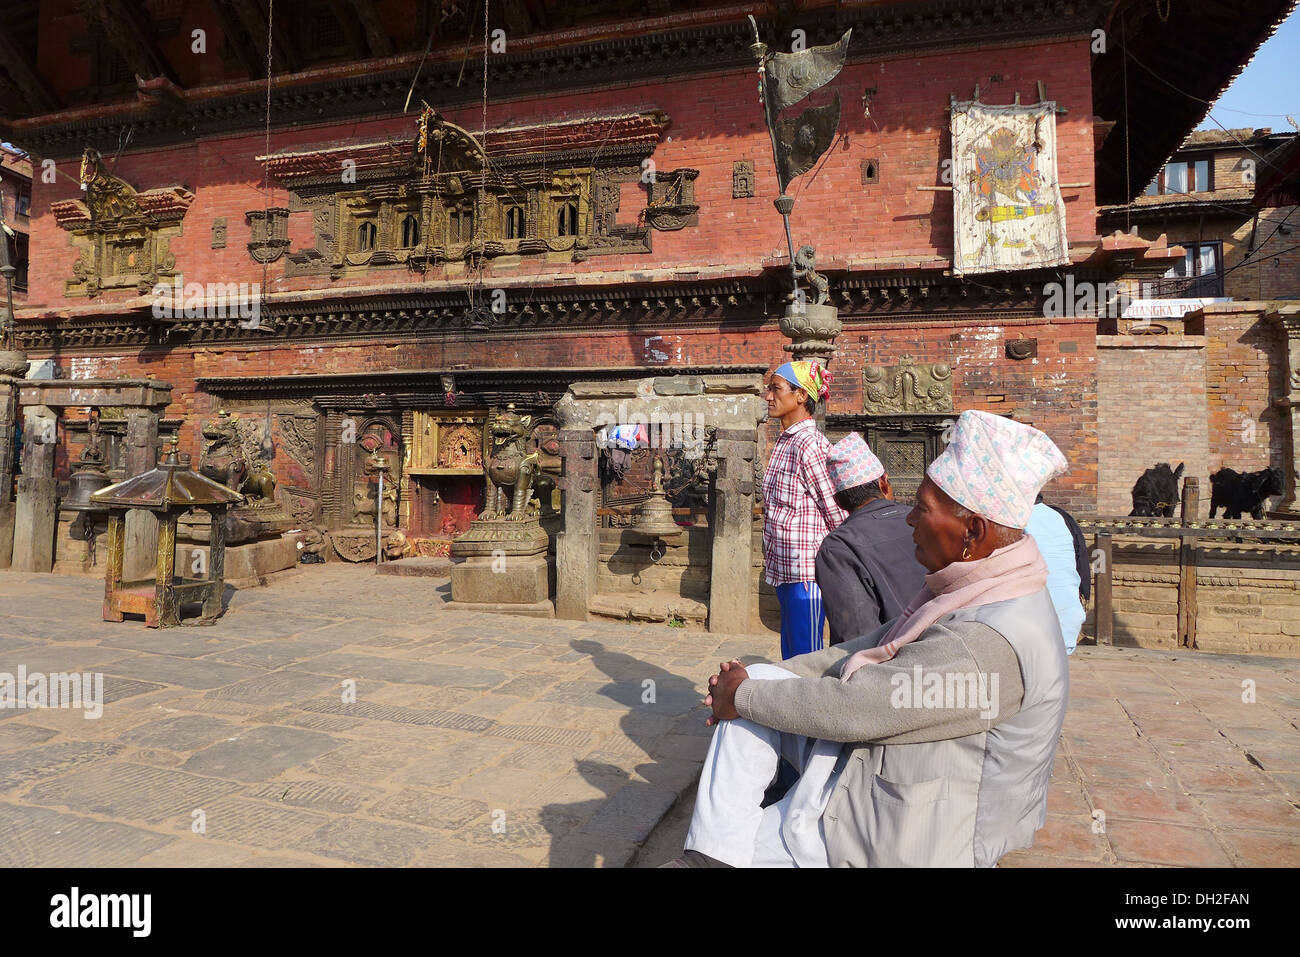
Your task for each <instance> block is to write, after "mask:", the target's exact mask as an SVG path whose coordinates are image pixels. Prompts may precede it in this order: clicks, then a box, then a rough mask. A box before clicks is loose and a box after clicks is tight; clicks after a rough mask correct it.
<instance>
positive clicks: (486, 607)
mask: <svg viewBox="0 0 1300 957" xmlns="http://www.w3.org/2000/svg"><path fill="white" fill-rule="evenodd" d="M447 607H448V608H450V609H454V610H456V611H471V612H485V613H487V614H490V615H520V616H522V617H524V618H554V617H555V605H554V604H553V603H552V602H549V601H539V602H534V603H533V604H530V605H522V604H513V603H511V604H506V603H504V602H468V601H453V602H449V603H448V605H447Z"/></svg>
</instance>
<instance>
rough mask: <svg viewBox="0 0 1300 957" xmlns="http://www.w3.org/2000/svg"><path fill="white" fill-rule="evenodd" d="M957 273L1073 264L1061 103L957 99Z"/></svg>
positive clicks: (954, 148)
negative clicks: (1059, 160) (1060, 148)
mask: <svg viewBox="0 0 1300 957" xmlns="http://www.w3.org/2000/svg"><path fill="white" fill-rule="evenodd" d="M952 166H953V169H952V183H953V187H952V197H953V215H952V223H953V257H952V269H953V272H954V273H955V274H956V275H959V276H960V275H973V274H977V273H987V272H1000V271H1004V270H1011V269H1038V268H1040V267H1044V266H1060V265H1065V264H1067V263H1069V261H1070V256H1069V246H1068V242H1067V240H1066V234H1065V207H1064V205H1062V203H1061V189H1060V182H1059V180H1058V178H1057V174H1056V104H1055V103H1052V102H1046V103H1036V104H1033V105H1032V106H1019V105H1016V106H987V105H985V104H983V103H979V102H968V103H956V102H954V103H953V104H952Z"/></svg>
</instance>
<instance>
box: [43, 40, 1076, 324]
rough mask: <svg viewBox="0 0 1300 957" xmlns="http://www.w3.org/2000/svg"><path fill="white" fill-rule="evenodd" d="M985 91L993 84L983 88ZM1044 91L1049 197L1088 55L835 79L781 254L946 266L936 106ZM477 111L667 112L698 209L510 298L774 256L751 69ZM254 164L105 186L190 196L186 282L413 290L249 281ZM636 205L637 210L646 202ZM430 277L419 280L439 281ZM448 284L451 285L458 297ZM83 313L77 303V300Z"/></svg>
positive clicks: (181, 159)
mask: <svg viewBox="0 0 1300 957" xmlns="http://www.w3.org/2000/svg"><path fill="white" fill-rule="evenodd" d="M995 74H998V75H1001V77H1002V79H1001V80H1000V81H998V82H993V83H991V82H990V76H992V75H995ZM1036 80H1042V81H1043V82H1045V83H1046V85H1047V89H1048V91H1049V93H1050V95H1051V96H1052V97H1053V98H1054V99H1055V100H1056V101H1057V102H1058V103H1059V105H1060V106H1062V107H1064V108H1065V109H1067V110H1068V113H1067V114H1066V115H1064V116H1061V117H1059V118H1058V121H1057V136H1058V140H1059V142H1060V146H1059V169H1058V172H1059V175H1060V179H1061V181H1062V182H1091V181H1092V180H1093V179H1094V178H1095V177H1094V175H1093V173H1094V170H1093V126H1092V119H1091V117H1092V91H1091V79H1090V54H1089V46H1088V40H1087V38H1082V39H1079V40H1071V41H1062V42H1057V43H1047V44H1038V45H1033V46H1029V45H1026V46H1018V47H1010V46H1008V47H991V48H987V49H982V50H978V51H970V52H964V53H943V54H938V55H929V56H908V57H893V58H889V59H884V60H879V61H874V62H869V63H856V64H851V65H849V66H847V67H846V68H845V69H844V70H843V71H842V73H841V74H840V76H839V78H837V80H836V81H835V84H834V86H835V88H836V89H838V90H840V92H841V97H842V98H843V110H842V114H841V122H840V135H839V137H838V139H837V140H836V142H835V145H834V146H833V147H832V149H831V151H830V152H829V153H828V154H827V155H826V157H825V158H824V160H823V162H822V163H821V165H820V167H819V169H818V170H816V171H814V172H811V173H809V174H807V175H805V176H803V177H801V178H800V179H798V180H797V181H796V182H795V185H794V186H793V188H792V195H794V196H795V197H796V199H797V205H796V207H795V212H794V216H793V227H794V238H795V241H796V243H803V242H809V241H812V242H815V243H816V245H817V251H818V258H819V261H820V262H822V263H827V262H829V261H831V260H840V261H842V262H859V261H869V260H874V259H900V260H901V259H908V258H911V259H916V258H929V257H936V256H937V257H947V256H948V255H950V253H951V247H952V198H951V195H950V194H947V193H942V192H920V191H918V190H917V189H916V187H917V186H918V185H937V184H940V182H941V168H942V161H943V160H944V159H945V158H947V157H948V156H949V155H950V145H949V142H948V141H949V136H948V122H949V121H948V102H949V100H948V98H949V94H950V93H957V94H958V95H959V96H968V95H969V91H970V90H971V89H972V88H973V87H974V85H975V84H976V83H977V82H978V83H980V85H981V97H982V99H983V100H985V101H986V102H990V103H1010V102H1011V101H1012V100H1013V98H1014V95H1015V92H1016V91H1019V92H1020V93H1021V94H1022V96H1028V97H1029V98H1031V99H1032V97H1033V96H1034V93H1033V90H1034V83H1035V81H1036ZM866 87H875V88H876V90H877V92H876V94H875V95H874V96H873V97H872V100H871V116H870V117H869V118H868V117H864V116H863V114H862V109H861V107H860V91H861V90H862V89H864V88H866ZM489 94H490V96H491V97H492V103H491V104H490V105H489V109H488V115H487V123H488V125H489V126H495V125H498V124H506V123H511V124H520V123H525V122H527V123H536V122H542V121H545V120H548V119H561V118H573V117H576V116H591V115H601V114H613V113H625V112H635V111H642V110H646V109H651V108H656V109H662V110H664V111H666V112H667V113H668V115H669V117H670V118H671V125H670V126H669V128H668V130H667V131H666V133H665V137H664V140H663V142H661V143H660V145H659V147H658V148H657V149H656V150H655V152H654V156H653V158H654V161H655V163H656V164H657V167H658V168H659V169H660V170H671V169H674V168H678V167H690V168H694V169H698V170H700V175H699V178H698V179H697V180H696V184H695V192H696V202H698V203H699V205H700V215H699V219H700V225H699V226H698V227H695V228H686V229H682V230H680V231H677V232H659V233H656V234H655V235H654V251H653V253H651V254H640V255H624V256H593V257H591V258H590V259H589V260H588V261H586V262H583V263H571V262H567V261H566V262H553V263H543V262H541V261H540V260H539V259H535V258H528V259H525V261H524V262H523V263H522V264H519V265H515V266H513V267H512V266H508V265H504V264H500V263H498V264H493V265H490V266H489V267H488V270H487V273H486V275H485V281H486V282H488V283H492V282H494V281H498V280H499V281H503V282H504V281H507V280H514V281H517V282H526V281H528V280H530V279H531V278H532V277H539V278H543V279H544V277H545V276H547V275H554V274H560V273H563V274H576V275H579V276H581V275H582V274H585V273H591V272H604V273H610V272H618V271H620V270H642V269H647V268H651V267H656V266H658V267H664V266H673V265H682V266H693V267H699V266H708V265H729V266H734V267H736V268H738V269H745V270H751V271H752V270H755V269H757V268H759V266H760V264H761V262H762V260H763V259H764V258H766V257H769V256H771V255H773V254H774V253H777V254H780V255H784V254H785V253H784V250H785V236H784V232H783V229H782V225H781V219H780V217H779V216H778V215H776V213H775V212H774V210H773V209H772V199H773V198H774V197H775V196H776V179H775V174H774V172H773V169H772V157H771V148H770V145H769V141H768V134H767V131H766V130H765V129H764V127H763V124H762V118H761V115H760V112H759V110H758V107H757V104H756V103H755V100H754V78H753V73H752V70H739V71H735V72H734V73H727V74H723V75H714V76H697V77H692V78H685V79H679V80H672V81H666V82H661V83H656V84H645V83H637V84H628V85H625V86H615V87H610V88H604V89H600V90H593V91H590V92H585V93H582V94H580V95H565V96H554V97H546V98H540V97H537V98H529V99H515V100H510V99H508V98H507V97H508V91H506V90H492V89H491V88H489ZM447 117H448V119H450V120H452V121H453V122H457V123H461V124H463V125H465V126H466V127H467V128H469V129H471V130H477V129H479V128H480V127H481V123H482V119H481V115H480V112H479V109H478V108H477V107H473V108H465V109H458V110H450V111H448V112H447ZM414 132H415V130H414V120H413V119H412V117H410V116H407V117H395V118H387V119H380V120H371V121H360V122H349V123H346V124H339V123H334V124H329V125H318V126H309V125H306V124H304V125H302V126H298V127H295V128H292V129H288V130H277V131H273V133H272V136H271V143H270V149H271V151H272V152H275V151H279V150H286V149H290V148H301V147H307V146H311V145H315V144H324V143H338V142H363V141H367V140H376V139H384V138H388V137H394V138H404V139H411V138H413V137H414ZM265 151H266V142H265V140H264V137H263V134H262V133H260V132H254V133H249V134H245V135H238V136H235V135H231V136H224V137H212V138H205V139H201V140H197V141H187V142H184V143H178V144H176V145H174V146H172V147H169V148H151V149H149V150H131V149H127V150H126V151H124V152H123V153H122V154H121V156H120V157H118V158H117V159H116V162H115V164H114V165H113V172H114V174H116V175H118V176H120V177H122V178H123V179H125V180H126V181H127V182H128V183H130V184H131V185H132V186H134V187H135V188H136V189H138V190H147V189H152V188H155V187H166V186H173V185H183V186H186V187H188V188H189V189H192V190H193V191H194V193H195V198H194V202H193V205H192V206H191V207H190V209H189V212H188V213H187V214H186V217H185V220H184V223H183V230H182V235H181V236H179V237H178V238H176V239H175V240H174V241H173V242H172V245H171V249H172V252H173V253H174V254H175V256H176V261H177V267H178V269H179V271H180V272H181V273H182V274H183V275H184V277H185V279H186V280H187V281H194V282H201V283H207V282H259V283H263V282H264V283H265V284H266V286H267V288H269V289H271V290H274V291H289V290H295V289H306V288H320V287H325V286H329V287H330V288H338V287H340V286H346V285H350V284H358V283H362V284H363V283H374V282H380V283H385V284H393V283H402V282H411V281H413V280H414V279H416V278H417V277H416V276H415V274H411V273H407V272H404V271H401V270H390V271H383V272H375V273H373V274H372V275H371V276H369V277H355V278H349V279H340V280H338V281H336V282H334V283H331V282H330V281H329V280H328V279H322V278H318V277H304V278H297V279H292V280H290V279H285V278H284V277H283V270H284V260H283V259H282V260H281V261H279V262H277V263H275V264H273V265H272V266H271V267H270V268H269V269H268V270H267V271H266V273H265V276H264V273H263V268H262V266H261V265H260V264H258V263H256V262H254V261H253V260H252V258H251V257H250V256H249V254H248V250H247V243H248V242H249V239H250V234H251V230H250V227H249V225H248V224H247V223H246V222H245V213H246V212H247V211H249V210H256V209H263V208H265V207H266V206H268V205H274V206H287V205H288V194H287V193H286V191H285V189H284V188H283V187H281V186H278V185H275V184H272V185H271V187H270V188H269V190H266V191H265V192H263V183H262V170H261V168H260V166H259V165H258V164H257V162H256V161H255V159H254V157H256V156H257V155H260V154H262V153H264V152H265ZM741 159H750V160H753V161H754V165H755V179H756V187H757V190H756V191H757V195H756V196H754V197H751V198H747V199H733V198H732V195H731V185H732V177H731V172H732V164H733V162H734V161H736V160H741ZM866 159H876V160H878V161H879V164H880V181H879V183H878V184H876V185H871V186H863V185H862V183H861V169H860V167H861V162H862V161H863V160H866ZM59 169H60V171H61V172H62V173H63V174H64V175H61V176H59V177H58V178H57V181H56V182H55V183H41V182H39V181H38V182H37V183H36V184H34V187H33V188H34V195H33V211H34V213H35V214H36V215H35V216H34V217H33V225H32V243H33V261H34V262H39V263H40V264H41V266H40V269H39V270H33V278H32V290H31V297H30V299H31V303H32V304H33V305H45V306H50V307H57V306H59V305H64V304H67V303H68V300H67V299H66V298H65V297H64V294H63V289H64V282H65V280H67V279H68V278H70V277H71V275H72V272H71V267H72V263H73V261H74V260H75V259H76V258H77V253H76V251H75V250H74V249H73V247H72V246H71V245H70V244H69V242H68V239H69V236H68V233H66V232H65V231H63V230H61V229H59V228H58V227H57V226H56V225H55V224H54V221H53V217H52V216H51V215H50V213H49V205H50V203H52V202H55V201H58V200H64V199H71V198H78V197H80V195H81V194H80V191H79V190H78V186H77V181H76V180H77V170H78V159H77V158H65V159H62V160H61V161H60V162H59ZM1066 194H1067V195H1066V205H1067V225H1068V230H1069V237H1070V239H1071V240H1072V241H1076V242H1080V241H1087V240H1089V239H1091V238H1094V237H1095V232H1096V224H1095V217H1094V215H1093V205H1094V203H1095V201H1096V200H1095V196H1094V192H1093V189H1092V187H1091V186H1089V187H1085V188H1082V189H1077V190H1066ZM644 201H645V199H644V193H643V192H642V193H641V194H640V202H641V203H644ZM638 213H639V210H638V209H636V208H627V207H626V206H625V207H624V208H623V209H621V210H620V212H619V216H618V219H619V221H620V222H625V223H628V222H634V221H635V220H636V218H637V215H638ZM216 217H224V218H225V219H226V222H227V226H228V233H227V240H226V248H225V249H222V250H213V249H211V248H210V238H211V226H212V221H213V219H215V218H216ZM310 220H311V215H310V213H308V212H298V213H294V214H292V215H291V216H290V223H289V236H290V240H291V242H292V248H293V249H299V248H302V247H304V246H308V245H311V243H312V231H311V222H310ZM448 275H449V274H448V272H447V271H446V268H445V267H444V268H442V269H439V270H434V271H431V272H430V273H429V275H428V276H427V277H426V278H427V279H429V280H432V281H434V282H437V281H440V280H446V279H447V278H448ZM456 282H458V283H463V280H457V281H456ZM132 297H133V294H132V293H131V292H129V291H112V292H106V293H104V294H103V295H102V296H101V297H100V298H99V299H97V300H95V302H96V303H99V304H104V305H105V306H107V307H111V305H112V304H113V303H120V302H122V301H125V300H127V299H130V298H132ZM77 302H78V303H79V304H84V303H85V300H84V299H83V300H77Z"/></svg>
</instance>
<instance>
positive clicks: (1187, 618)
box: [1078, 478, 1300, 649]
mask: <svg viewBox="0 0 1300 957" xmlns="http://www.w3.org/2000/svg"><path fill="white" fill-rule="evenodd" d="M1199 505H1200V481H1199V480H1198V479H1195V478H1188V479H1185V480H1184V481H1183V495H1182V501H1181V502H1180V507H1179V515H1178V518H1134V517H1124V518H1080V519H1078V522H1079V527H1080V528H1082V529H1083V531H1084V533H1085V534H1087V533H1089V532H1091V533H1092V536H1093V553H1092V554H1093V567H1094V568H1096V574H1095V579H1094V589H1095V594H1096V599H1095V609H1096V616H1095V621H1096V627H1097V644H1099V645H1109V644H1113V643H1114V634H1115V612H1114V604H1113V591H1112V586H1113V575H1114V567H1115V564H1114V542H1113V539H1114V536H1116V535H1126V536H1136V537H1139V538H1157V539H1174V540H1176V541H1177V543H1178V645H1179V647H1182V648H1190V649H1195V648H1196V615H1197V607H1196V554H1197V546H1198V545H1199V544H1201V543H1202V542H1213V541H1216V540H1222V541H1227V540H1231V539H1236V540H1248V541H1249V540H1253V541H1259V542H1263V541H1269V542H1277V543H1286V544H1293V543H1294V544H1300V522H1273V521H1251V520H1245V521H1243V520H1236V519H1226V518H1225V519H1207V520H1202V521H1197V520H1196V519H1195V518H1188V516H1195V515H1196V514H1197V510H1198V508H1199Z"/></svg>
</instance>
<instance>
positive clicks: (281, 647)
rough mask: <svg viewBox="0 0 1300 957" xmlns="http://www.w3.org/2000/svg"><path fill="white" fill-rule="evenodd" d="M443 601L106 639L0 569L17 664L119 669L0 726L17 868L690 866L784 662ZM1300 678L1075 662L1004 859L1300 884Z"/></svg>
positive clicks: (416, 591)
mask: <svg viewBox="0 0 1300 957" xmlns="http://www.w3.org/2000/svg"><path fill="white" fill-rule="evenodd" d="M447 590H448V586H447V583H446V581H445V580H435V579H427V578H401V577H391V576H379V575H375V574H374V573H373V571H372V570H371V569H369V568H357V567H345V566H340V565H325V566H310V567H302V568H300V569H298V570H296V571H294V572H291V573H287V574H286V575H284V576H282V577H279V578H278V579H277V580H275V581H273V583H272V584H271V585H270V586H268V587H264V588H255V589H246V590H241V591H236V592H234V593H233V595H232V596H231V599H230V607H229V610H228V611H227V613H226V616H225V617H224V618H223V619H222V620H221V621H219V622H218V623H217V624H215V625H213V626H211V627H203V628H199V627H185V628H178V629H168V630H165V631H154V630H151V629H146V628H145V627H144V626H143V625H142V624H140V623H138V622H125V623H121V624H114V623H108V622H103V621H101V620H100V602H101V598H102V585H101V584H100V583H99V582H98V581H96V580H94V579H89V578H76V577H63V576H51V575H24V574H18V573H13V572H0V672H9V673H17V671H18V668H19V666H20V665H21V666H23V667H25V668H26V670H27V672H28V673H29V674H30V673H33V672H46V673H48V672H55V671H63V672H68V671H79V672H102V673H103V674H104V676H105V677H104V690H105V694H104V699H105V704H104V710H103V716H102V717H101V718H99V719H98V720H87V719H85V718H84V717H83V714H82V712H81V711H79V710H72V709H62V710H53V709H39V710H36V709H34V710H28V711H17V710H0V828H3V830H4V832H5V833H6V835H7V840H6V841H4V842H3V844H0V864H4V865H7V866H33V865H57V866H102V865H140V866H203V865H251V866H274V865H279V866H295V865H320V866H341V865H348V864H356V865H417V866H418V865H472V866H528V865H557V866H593V865H605V866H611V865H625V864H628V863H633V864H636V865H639V866H646V865H654V864H658V863H660V862H662V860H664V859H665V858H666V857H668V856H675V855H676V853H678V851H679V850H680V842H681V836H682V835H683V834H684V830H685V822H686V820H687V819H688V816H689V810H690V806H691V801H692V800H693V785H694V781H695V778H696V775H697V774H698V770H699V767H700V763H701V761H702V758H703V754H704V749H705V747H706V746H707V743H708V734H709V731H708V729H707V728H705V726H704V724H703V717H704V713H703V711H702V709H700V708H699V707H698V703H699V699H700V696H701V689H702V688H703V682H704V678H705V677H706V676H707V675H708V674H709V673H710V671H711V670H712V669H713V668H714V667H716V663H717V661H718V660H720V659H722V658H728V657H732V656H738V657H741V658H742V659H745V660H756V659H758V658H760V657H767V656H771V655H774V654H775V653H776V651H775V648H774V647H768V645H769V644H774V642H769V641H767V640H766V639H763V638H759V637H753V636H730V637H729V636H720V635H707V634H701V633H698V632H688V631H684V630H680V629H672V628H667V627H639V626H630V625H621V624H606V623H595V622H591V623H584V622H567V621H543V620H536V619H529V618H515V617H505V616H494V615H485V614H477V613H470V612H461V611H452V610H449V609H448V608H446V607H444V606H443V602H444V601H445V600H446V597H447ZM1298 672H1300V667H1298V666H1297V663H1296V662H1294V661H1283V660H1275V659H1264V658H1245V657H1228V656H1216V655H1209V654H1200V653H1196V652H1187V653H1181V654H1170V653H1165V652H1148V651H1138V650H1122V649H1111V648H1105V649H1097V648H1082V649H1080V650H1079V652H1078V653H1077V654H1076V655H1075V656H1074V659H1073V660H1072V662H1071V682H1072V689H1071V690H1072V696H1071V703H1070V712H1069V717H1068V719H1067V722H1066V727H1065V731H1064V733H1063V741H1062V747H1061V750H1060V751H1059V752H1058V757H1057V765H1056V774H1055V776H1054V780H1053V786H1052V793H1051V801H1050V805H1049V822H1048V826H1047V828H1046V829H1044V830H1043V831H1040V832H1039V835H1038V840H1037V842H1036V845H1035V847H1034V848H1033V849H1032V850H1030V851H1025V852H1019V853H1017V854H1014V855H1011V856H1009V857H1007V858H1006V859H1004V861H1003V866H1007V865H1029V866H1032V865H1064V866H1074V865H1084V864H1092V865H1116V864H1119V865H1144V864H1172V865H1192V864H1201V865H1221V866H1234V865H1235V866H1254V865H1273V866H1287V865H1289V866H1295V865H1297V864H1300V809H1298V806H1300V796H1298V795H1300V747H1298V746H1297V745H1298V744H1300V731H1298V730H1297V723H1298V717H1300V679H1298ZM1243 681H1246V682H1253V691H1254V697H1255V700H1254V701H1253V702H1247V701H1243V700H1242V699H1243ZM1251 687H1252V686H1251V685H1249V684H1248V685H1247V686H1246V688H1247V690H1250V689H1251ZM353 692H354V697H355V700H353ZM1246 696H1247V697H1249V695H1246ZM647 839H649V843H646V842H647ZM643 843H644V844H646V846H645V848H644V849H643V850H641V851H640V852H639V853H638V850H639V848H641V845H642V844H643Z"/></svg>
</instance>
